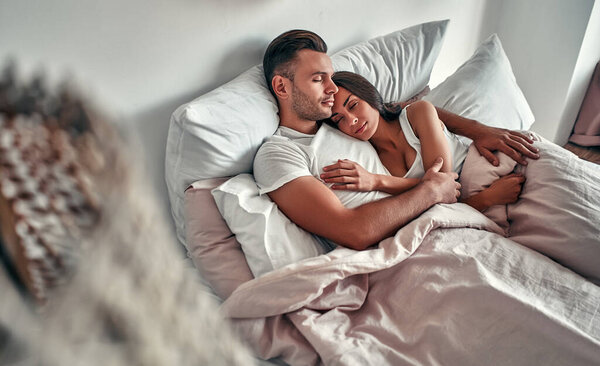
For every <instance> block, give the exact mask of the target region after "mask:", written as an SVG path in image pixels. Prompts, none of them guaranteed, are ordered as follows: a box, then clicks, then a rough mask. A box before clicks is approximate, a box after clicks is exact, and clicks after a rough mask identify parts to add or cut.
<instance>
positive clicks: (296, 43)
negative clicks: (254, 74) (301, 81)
mask: <svg viewBox="0 0 600 366" xmlns="http://www.w3.org/2000/svg"><path fill="white" fill-rule="evenodd" d="M304 49H308V50H313V51H317V52H322V53H327V44H325V41H323V39H322V38H321V37H319V35H317V34H316V33H314V32H311V31H307V30H301V29H294V30H290V31H287V32H285V33H282V34H280V35H279V36H278V37H277V38H275V39H274V40H273V41H271V43H270V44H269V47H267V50H266V51H265V56H264V57H263V70H264V73H265V78H266V80H267V86H268V87H269V90H270V91H271V94H273V96H275V92H274V91H273V86H272V85H271V81H272V80H273V76H275V75H281V76H284V77H286V78H288V79H290V80H294V71H295V70H294V59H295V58H296V54H297V53H298V51H300V50H304Z"/></svg>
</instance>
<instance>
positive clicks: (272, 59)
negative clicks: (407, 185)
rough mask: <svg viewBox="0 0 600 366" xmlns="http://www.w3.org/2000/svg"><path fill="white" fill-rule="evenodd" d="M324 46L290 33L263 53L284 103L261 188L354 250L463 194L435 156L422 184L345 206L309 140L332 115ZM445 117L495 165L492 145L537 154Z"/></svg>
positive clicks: (264, 158) (516, 138)
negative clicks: (327, 180)
mask: <svg viewBox="0 0 600 366" xmlns="http://www.w3.org/2000/svg"><path fill="white" fill-rule="evenodd" d="M326 52H327V45H326V44H325V42H324V41H323V40H322V39H321V37H319V36H318V35H316V34H314V33H312V32H309V31H303V30H293V31H289V32H286V33H283V34H281V35H280V36H278V37H277V38H275V39H274V40H273V41H272V42H271V44H270V45H269V47H268V48H267V50H266V52H265V56H264V59H263V67H264V72H265V77H266V80H267V85H268V86H269V88H270V90H271V92H272V93H273V95H274V96H275V98H276V99H277V102H278V105H279V118H280V124H279V125H280V127H279V129H278V130H277V132H276V133H275V136H273V137H272V138H270V139H268V140H267V141H266V142H265V143H264V144H263V146H261V148H260V149H259V151H258V153H257V155H256V158H255V162H254V176H255V179H256V182H257V184H258V186H259V187H260V189H261V193H267V194H268V195H269V197H270V198H271V199H272V200H273V201H274V202H275V203H276V204H277V205H278V207H279V208H280V209H281V210H282V211H283V212H284V213H285V214H286V215H287V216H288V217H289V218H290V219H291V220H292V221H293V222H295V223H296V224H298V225H299V226H301V227H302V228H304V229H305V230H307V231H309V232H312V233H314V234H317V235H320V236H322V237H325V238H327V239H330V240H332V241H333V242H335V243H337V244H340V245H343V246H347V247H349V248H353V249H357V250H362V249H365V248H367V247H369V246H371V245H373V244H375V243H377V242H379V241H380V240H382V239H384V238H386V237H389V236H391V235H393V234H394V233H395V232H396V230H398V229H399V228H400V227H402V226H403V225H405V224H406V223H408V222H409V221H411V220H412V219H414V218H415V217H417V216H418V215H420V214H421V213H422V212H424V211H425V210H427V209H428V208H430V207H431V206H433V205H435V204H437V203H454V202H457V199H458V197H459V195H460V185H459V184H458V183H457V182H456V181H455V180H456V179H457V177H458V176H457V174H456V173H442V172H440V171H439V170H440V168H441V166H442V163H443V161H442V159H441V158H438V160H437V161H436V163H435V164H434V166H433V167H432V168H430V169H429V170H428V171H427V172H426V173H425V175H424V177H423V179H422V181H421V183H419V184H418V185H417V186H416V187H414V188H413V189H411V190H409V191H407V192H404V193H402V194H400V195H397V196H391V197H386V198H383V199H381V200H377V201H373V202H369V203H366V204H363V205H360V206H358V207H354V208H347V207H345V206H344V205H343V204H342V203H341V202H340V200H339V199H338V197H337V196H336V195H335V194H334V193H333V192H332V191H331V190H330V189H329V188H328V187H327V186H325V185H324V184H323V182H322V181H320V180H319V179H318V176H319V172H318V171H316V170H315V166H314V165H315V164H313V163H312V162H314V160H315V159H314V151H312V150H311V149H310V143H311V141H312V138H313V137H314V135H315V134H316V133H317V131H318V130H319V124H318V123H317V121H318V120H322V119H325V118H328V117H330V116H331V113H332V112H331V109H332V106H333V99H334V94H335V93H336V92H337V90H338V88H337V87H336V86H335V84H334V83H333V82H332V80H331V77H332V75H333V66H332V64H331V60H330V58H329V56H327V54H326ZM438 114H439V117H440V119H441V120H442V121H443V122H444V123H446V125H447V127H448V129H450V130H451V131H453V132H454V133H457V134H461V135H464V136H467V137H469V138H471V139H472V140H473V141H474V142H475V144H476V146H477V147H478V149H479V151H480V152H481V153H482V154H483V155H484V156H486V158H488V160H490V162H492V163H494V161H495V156H494V155H493V154H492V153H491V150H492V151H493V150H500V151H503V152H504V153H506V154H507V155H509V156H511V157H512V158H513V159H515V160H516V161H519V162H524V159H523V157H522V155H525V156H527V157H532V158H537V154H535V153H534V151H536V149H535V148H533V147H532V146H531V145H530V144H531V143H532V141H531V140H529V139H528V138H527V137H526V136H524V135H521V134H519V133H515V132H511V131H507V130H502V129H496V128H491V127H487V126H484V125H482V124H480V123H478V122H476V121H472V120H468V119H465V118H462V117H460V116H457V115H455V114H452V113H449V112H447V111H444V110H441V109H438Z"/></svg>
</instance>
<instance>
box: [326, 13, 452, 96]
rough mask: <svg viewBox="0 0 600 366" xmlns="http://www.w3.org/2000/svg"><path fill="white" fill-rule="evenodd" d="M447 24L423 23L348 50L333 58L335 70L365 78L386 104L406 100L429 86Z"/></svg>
mask: <svg viewBox="0 0 600 366" xmlns="http://www.w3.org/2000/svg"><path fill="white" fill-rule="evenodd" d="M448 22H449V20H441V21H436V22H429V23H423V24H419V25H415V26H413V27H410V28H406V29H403V30H400V31H397V32H394V33H390V34H388V35H385V36H381V37H377V38H373V39H371V40H369V41H366V42H362V43H359V44H357V45H355V46H353V47H348V48H346V49H344V50H342V51H339V52H337V53H335V54H334V55H333V56H332V57H331V61H332V62H333V68H334V69H335V70H336V71H353V72H355V73H357V74H360V75H362V76H364V77H365V78H366V79H367V80H369V81H370V82H371V83H372V84H373V85H374V86H375V88H377V90H378V91H379V93H380V94H381V96H382V97H383V100H384V101H386V102H397V101H404V100H407V99H409V98H412V97H413V96H415V95H417V94H418V93H419V92H421V91H422V90H423V89H424V88H425V87H426V86H427V84H428V83H429V76H430V75H431V70H432V69H433V65H434V63H435V60H436V59H437V57H438V55H439V53H440V49H441V48H442V43H443V40H444V35H445V33H446V28H447V27H448Z"/></svg>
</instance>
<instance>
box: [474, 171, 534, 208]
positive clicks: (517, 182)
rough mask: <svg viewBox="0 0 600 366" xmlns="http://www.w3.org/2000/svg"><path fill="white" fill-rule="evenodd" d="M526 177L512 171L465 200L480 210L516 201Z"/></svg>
mask: <svg viewBox="0 0 600 366" xmlns="http://www.w3.org/2000/svg"><path fill="white" fill-rule="evenodd" d="M524 182H525V177H524V176H523V175H521V174H517V173H512V174H509V175H505V176H504V177H502V178H499V179H497V180H496V181H494V182H493V183H492V184H491V185H490V186H489V187H487V188H486V189H484V190H483V191H481V192H479V193H477V194H475V195H473V196H471V197H469V198H467V199H465V200H463V201H462V202H464V203H466V204H468V205H470V206H471V207H473V208H475V209H476V210H479V211H485V210H487V209H488V208H490V207H492V206H495V205H506V204H509V203H515V202H517V200H518V199H519V195H520V194H521V190H522V189H523V183H524Z"/></svg>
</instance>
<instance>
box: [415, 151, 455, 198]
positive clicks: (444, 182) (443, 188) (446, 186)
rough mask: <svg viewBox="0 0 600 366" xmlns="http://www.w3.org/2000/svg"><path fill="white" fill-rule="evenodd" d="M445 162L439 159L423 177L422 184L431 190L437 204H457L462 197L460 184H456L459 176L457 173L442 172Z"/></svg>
mask: <svg viewBox="0 0 600 366" xmlns="http://www.w3.org/2000/svg"><path fill="white" fill-rule="evenodd" d="M443 164H444V160H443V159H442V158H437V159H436V161H435V162H434V163H433V165H432V166H431V168H429V169H428V170H427V171H426V172H425V175H424V176H423V180H422V182H423V183H422V184H424V185H426V186H428V187H429V188H430V189H431V191H432V192H431V193H432V194H433V195H434V197H436V202H437V203H455V202H457V201H458V198H459V197H460V183H458V182H456V179H458V174H456V173H455V172H448V173H443V172H440V169H441V168H442V165H443Z"/></svg>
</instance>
